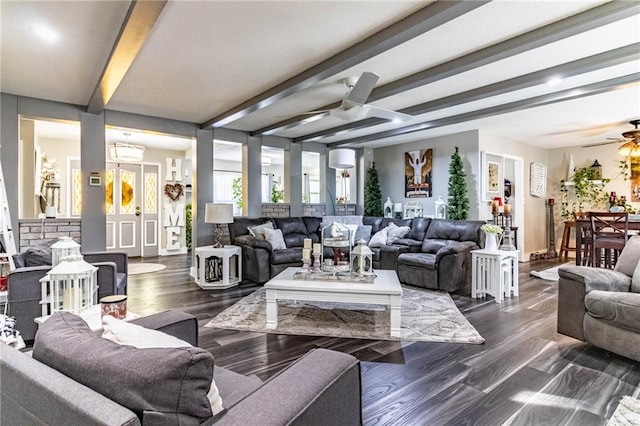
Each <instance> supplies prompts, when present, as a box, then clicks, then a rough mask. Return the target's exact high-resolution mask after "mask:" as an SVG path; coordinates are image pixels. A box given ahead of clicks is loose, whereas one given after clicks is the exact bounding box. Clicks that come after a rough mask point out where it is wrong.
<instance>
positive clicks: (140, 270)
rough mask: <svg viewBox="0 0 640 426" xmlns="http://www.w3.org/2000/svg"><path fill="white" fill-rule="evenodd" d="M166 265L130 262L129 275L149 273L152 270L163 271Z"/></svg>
mask: <svg viewBox="0 0 640 426" xmlns="http://www.w3.org/2000/svg"><path fill="white" fill-rule="evenodd" d="M166 267H167V266H166V265H162V264H160V263H130V264H129V266H128V268H129V269H128V274H129V275H140V274H148V273H150V272H158V271H162V270H163V269H164V268H166Z"/></svg>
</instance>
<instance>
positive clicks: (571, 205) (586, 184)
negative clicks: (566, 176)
mask: <svg viewBox="0 0 640 426" xmlns="http://www.w3.org/2000/svg"><path fill="white" fill-rule="evenodd" d="M610 181H611V179H608V178H602V177H600V176H599V174H598V171H597V170H595V169H593V168H591V167H581V168H576V169H575V173H574V175H573V177H572V178H571V180H569V181H565V180H561V181H560V196H561V201H562V217H563V218H564V219H572V218H573V213H574V212H580V211H584V209H585V206H586V205H588V206H589V207H590V208H593V207H599V208H604V207H606V206H607V202H608V200H609V196H608V194H607V191H605V189H604V187H605V185H606V184H607V183H609V182H610ZM572 188H573V190H572ZM570 198H571V200H570Z"/></svg>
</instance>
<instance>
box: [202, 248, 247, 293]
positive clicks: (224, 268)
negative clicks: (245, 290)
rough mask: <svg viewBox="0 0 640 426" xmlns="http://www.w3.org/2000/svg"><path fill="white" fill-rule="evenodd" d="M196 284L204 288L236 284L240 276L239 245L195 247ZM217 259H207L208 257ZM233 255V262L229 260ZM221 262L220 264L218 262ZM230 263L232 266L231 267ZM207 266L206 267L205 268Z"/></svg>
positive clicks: (240, 257)
mask: <svg viewBox="0 0 640 426" xmlns="http://www.w3.org/2000/svg"><path fill="white" fill-rule="evenodd" d="M195 252H196V284H198V285H199V286H200V288H203V289H205V290H216V289H225V288H230V287H234V286H237V285H238V283H240V279H241V277H242V249H241V248H240V247H239V246H232V245H228V246H224V247H212V246H203V247H197V248H196V250H195ZM213 256H215V257H217V258H218V259H211V260H208V259H209V258H210V257H213ZM234 256H235V262H233V263H232V262H230V260H231V258H233V257H234ZM220 262H221V264H220ZM231 264H232V265H233V267H231ZM207 268H208V269H207Z"/></svg>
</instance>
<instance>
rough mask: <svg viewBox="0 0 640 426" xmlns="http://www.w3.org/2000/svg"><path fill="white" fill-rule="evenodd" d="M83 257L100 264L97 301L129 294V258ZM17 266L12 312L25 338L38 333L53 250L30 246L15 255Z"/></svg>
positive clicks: (10, 299) (11, 279) (12, 276)
mask: <svg viewBox="0 0 640 426" xmlns="http://www.w3.org/2000/svg"><path fill="white" fill-rule="evenodd" d="M82 256H83V258H84V260H85V261H86V262H89V263H91V264H93V265H95V266H96V267H98V273H97V280H98V300H100V299H101V298H102V297H104V296H111V295H116V294H118V295H119V294H122V295H124V294H127V271H128V257H127V254H126V253H121V252H95V253H83V254H82ZM13 261H14V263H15V266H16V269H14V270H13V271H11V272H10V273H9V275H8V277H7V285H8V295H7V303H8V304H9V312H8V313H9V315H11V316H13V317H15V318H16V328H17V329H18V331H20V334H21V335H22V338H23V339H24V340H26V341H30V340H33V338H34V336H35V334H36V330H37V327H36V324H35V323H34V322H33V320H34V318H37V317H40V316H42V305H40V300H41V299H42V295H41V286H40V278H42V277H44V276H45V275H46V274H47V272H49V271H50V270H51V250H50V249H49V248H48V247H29V248H28V249H26V250H25V251H23V252H20V253H18V254H14V255H13Z"/></svg>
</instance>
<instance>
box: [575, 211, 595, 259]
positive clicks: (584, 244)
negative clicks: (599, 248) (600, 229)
mask: <svg viewBox="0 0 640 426" xmlns="http://www.w3.org/2000/svg"><path fill="white" fill-rule="evenodd" d="M579 220H589V213H587V212H573V221H574V223H576V233H578V232H580V241H581V243H580V247H577V244H576V252H577V251H578V250H580V251H581V253H580V258H581V261H580V265H582V266H591V265H592V263H591V250H592V246H593V235H592V232H591V224H589V227H584V226H577V223H578V221H579Z"/></svg>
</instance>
